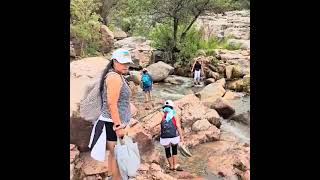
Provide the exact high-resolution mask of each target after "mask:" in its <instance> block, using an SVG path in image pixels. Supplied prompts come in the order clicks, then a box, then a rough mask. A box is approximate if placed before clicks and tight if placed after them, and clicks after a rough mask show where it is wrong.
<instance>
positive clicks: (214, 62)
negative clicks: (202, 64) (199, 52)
mask: <svg viewBox="0 0 320 180" xmlns="http://www.w3.org/2000/svg"><path fill="white" fill-rule="evenodd" d="M218 63H219V60H218V59H217V58H216V57H214V58H212V59H211V64H212V65H213V66H217V65H218Z"/></svg>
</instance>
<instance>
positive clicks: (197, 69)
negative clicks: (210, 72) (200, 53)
mask: <svg viewBox="0 0 320 180" xmlns="http://www.w3.org/2000/svg"><path fill="white" fill-rule="evenodd" d="M191 72H193V73H194V83H195V85H200V77H201V72H202V74H204V72H203V67H202V62H199V60H196V61H195V62H194V64H193V66H192V69H191Z"/></svg>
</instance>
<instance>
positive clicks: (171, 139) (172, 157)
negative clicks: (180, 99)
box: [150, 100, 184, 171]
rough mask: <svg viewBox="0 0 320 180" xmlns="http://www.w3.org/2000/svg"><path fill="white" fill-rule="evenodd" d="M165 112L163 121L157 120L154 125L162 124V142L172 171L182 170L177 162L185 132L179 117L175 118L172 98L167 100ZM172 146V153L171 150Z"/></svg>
mask: <svg viewBox="0 0 320 180" xmlns="http://www.w3.org/2000/svg"><path fill="white" fill-rule="evenodd" d="M162 111H163V113H164V115H163V118H162V119H161V121H159V122H157V123H156V124H155V125H154V126H152V127H151V128H150V130H151V129H152V128H154V127H155V126H157V125H159V124H161V134H160V144H161V145H163V146H164V149H165V152H166V157H167V160H168V162H169V165H170V170H172V171H175V170H177V171H182V169H181V167H180V166H179V165H178V164H177V154H178V144H179V142H180V143H183V141H184V140H183V134H182V129H181V122H180V120H179V119H175V117H174V115H175V114H176V111H175V110H174V103H173V101H171V100H167V101H166V102H165V103H164V106H163V107H162ZM170 147H171V150H172V153H171V151H170Z"/></svg>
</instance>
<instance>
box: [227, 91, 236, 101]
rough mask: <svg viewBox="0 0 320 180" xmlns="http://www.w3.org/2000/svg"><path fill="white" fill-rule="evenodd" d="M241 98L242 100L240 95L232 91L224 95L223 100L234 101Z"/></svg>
mask: <svg viewBox="0 0 320 180" xmlns="http://www.w3.org/2000/svg"><path fill="white" fill-rule="evenodd" d="M239 98H240V95H239V94H237V93H235V92H232V91H227V92H226V94H224V96H223V99H225V100H234V99H239Z"/></svg>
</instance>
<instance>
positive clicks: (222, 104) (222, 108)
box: [212, 98, 235, 119]
mask: <svg viewBox="0 0 320 180" xmlns="http://www.w3.org/2000/svg"><path fill="white" fill-rule="evenodd" d="M212 108H213V109H215V110H216V111H217V112H218V113H219V115H220V116H222V117H223V118H224V119H228V118H229V117H231V116H232V115H233V114H234V113H235V109H234V107H233V106H232V105H231V104H230V103H229V102H228V101H227V100H224V99H223V98H218V99H217V100H216V101H215V102H214V103H213V106H212Z"/></svg>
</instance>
